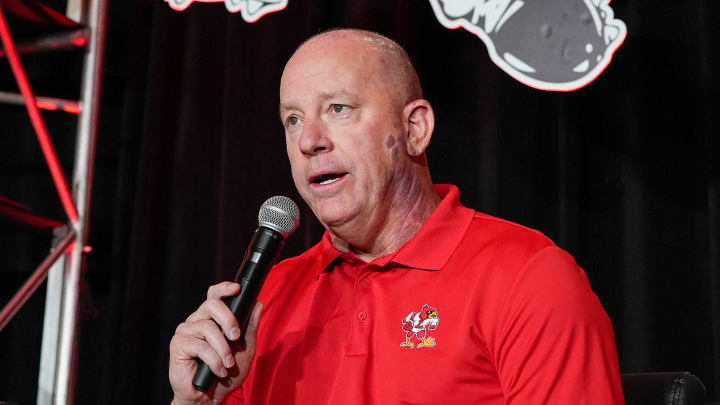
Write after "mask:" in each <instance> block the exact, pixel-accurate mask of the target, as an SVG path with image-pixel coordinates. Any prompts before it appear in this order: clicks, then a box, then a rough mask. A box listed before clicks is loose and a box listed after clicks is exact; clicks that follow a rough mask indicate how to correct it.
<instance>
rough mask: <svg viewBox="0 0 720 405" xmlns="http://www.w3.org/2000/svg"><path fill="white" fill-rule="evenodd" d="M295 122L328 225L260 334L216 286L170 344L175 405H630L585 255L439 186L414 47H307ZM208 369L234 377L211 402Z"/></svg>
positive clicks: (317, 40)
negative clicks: (578, 258)
mask: <svg viewBox="0 0 720 405" xmlns="http://www.w3.org/2000/svg"><path fill="white" fill-rule="evenodd" d="M280 118H281V120H282V123H283V125H284V128H285V137H286V145H287V155H288V157H289V159H290V164H291V168H292V176H293V180H294V182H295V186H296V187H297V189H298V191H299V192H300V195H301V196H302V198H303V199H304V200H305V201H306V202H307V203H308V205H309V206H310V207H311V208H312V210H313V212H314V213H315V215H316V216H317V218H318V219H319V220H320V222H321V223H322V224H323V225H324V226H325V228H326V230H327V231H326V233H325V235H324V236H323V238H322V240H321V241H320V242H319V243H318V244H317V245H315V246H313V247H312V248H311V249H309V250H308V251H307V252H305V253H304V254H302V255H301V256H298V257H294V258H291V259H288V260H285V261H283V262H281V263H279V264H278V265H276V266H275V267H274V268H273V269H272V270H271V271H270V274H269V276H268V279H267V281H266V283H265V285H264V286H263V290H262V292H261V293H260V297H259V302H258V304H257V305H256V307H255V309H254V311H253V313H252V315H251V319H250V322H249V324H248V327H247V331H246V333H245V334H244V335H242V338H241V331H240V330H239V328H238V324H237V321H236V320H235V318H234V317H233V315H232V313H231V312H230V310H229V309H228V308H227V307H226V306H225V304H224V303H223V302H222V301H221V299H222V298H223V297H226V296H231V295H234V294H237V293H238V290H239V288H240V287H239V285H237V284H234V283H220V284H217V285H215V286H212V287H210V289H209V291H208V297H207V300H206V301H205V302H204V303H203V304H202V305H200V307H199V308H198V310H197V311H195V312H194V313H193V314H191V315H190V316H189V317H188V318H187V320H186V321H185V322H184V323H182V324H180V325H179V326H178V328H177V330H176V333H175V336H174V337H173V339H172V341H171V343H170V382H171V385H172V388H173V391H174V393H175V398H174V400H173V403H176V404H190V403H192V404H198V403H220V402H222V401H225V403H228V404H293V403H298V404H400V403H406V404H469V403H478V404H498V405H499V404H620V403H623V396H622V392H621V389H620V376H619V372H618V365H617V354H616V351H615V346H614V338H613V333H612V328H611V325H610V322H609V319H608V318H607V315H606V314H605V312H604V310H603V309H602V307H601V305H600V303H599V301H598V300H597V297H596V296H595V295H594V294H593V292H592V291H591V289H590V286H589V284H588V281H587V278H586V277H585V274H584V273H583V271H582V270H581V269H580V268H579V267H578V266H577V264H575V262H574V261H573V259H572V257H571V256H569V255H568V254H567V253H566V252H564V251H562V250H561V249H559V248H558V247H556V246H555V244H553V242H552V241H550V240H548V239H547V238H546V237H545V236H543V235H542V234H540V233H539V232H537V231H534V230H530V229H527V228H524V227H522V226H519V225H516V224H513V223H510V222H507V221H503V220H501V219H497V218H494V217H491V216H488V215H484V214H481V213H478V212H475V211H473V210H471V209H468V208H465V207H463V206H462V205H461V204H460V202H459V190H458V189H457V188H456V187H454V186H449V185H433V183H432V180H431V178H430V172H429V170H428V165H427V160H426V158H425V149H426V148H427V147H428V144H429V143H430V138H431V136H432V133H433V128H434V115H433V110H432V107H431V105H430V103H429V102H428V101H427V100H424V99H423V98H422V90H421V88H420V83H419V80H418V78H417V74H416V73H415V70H414V68H413V67H412V64H411V63H410V60H409V59H408V57H407V55H406V53H405V52H404V50H402V48H401V47H400V46H399V45H398V44H396V43H395V42H394V41H392V40H390V39H388V38H385V37H383V36H381V35H378V34H375V33H370V32H366V31H359V30H335V31H330V32H326V33H322V34H320V35H317V36H315V37H313V38H311V39H310V40H308V41H306V42H305V43H303V44H302V45H301V46H300V47H299V48H298V50H297V51H296V52H295V54H294V55H293V56H292V57H291V58H290V60H289V61H288V63H287V65H286V67H285V70H284V72H283V75H282V79H281V83H280ZM261 313H262V315H261ZM196 358H200V359H202V360H203V361H204V362H205V363H206V364H208V366H209V367H210V368H211V370H212V371H213V373H214V374H215V375H216V376H218V383H217V385H216V386H215V388H214V389H212V390H211V391H210V392H209V393H208V394H204V393H202V392H199V391H196V390H195V389H194V388H193V386H192V383H191V381H192V377H193V375H194V372H195V369H196Z"/></svg>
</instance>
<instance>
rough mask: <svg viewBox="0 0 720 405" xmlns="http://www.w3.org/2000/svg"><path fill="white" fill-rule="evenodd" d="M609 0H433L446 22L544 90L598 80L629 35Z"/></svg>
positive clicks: (506, 68) (509, 71) (500, 63)
mask: <svg viewBox="0 0 720 405" xmlns="http://www.w3.org/2000/svg"><path fill="white" fill-rule="evenodd" d="M609 3H610V0H430V4H431V5H432V8H433V11H434V12H435V16H436V17H437V19H438V20H439V21H440V23H441V24H443V25H444V26H445V27H447V28H451V29H455V28H460V27H462V28H465V29H466V30H468V31H470V32H472V33H473V34H475V35H477V36H478V37H480V39H481V40H482V41H483V42H484V43H485V46H486V47H487V49H488V53H489V54H490V58H491V59H492V61H493V62H494V63H495V64H496V65H498V66H499V67H500V68H501V69H502V70H504V71H505V72H506V73H507V74H509V75H510V76H512V77H513V78H515V79H516V80H518V81H520V82H522V83H524V84H526V85H528V86H530V87H534V88H537V89H540V90H553V91H571V90H576V89H578V88H580V87H583V86H585V85H587V84H588V83H590V82H592V81H593V80H595V78H596V77H597V76H598V75H600V73H602V71H603V70H605V68H606V67H607V66H608V64H610V60H611V59H612V56H613V53H614V52H615V51H616V50H617V49H618V47H619V46H620V45H621V44H622V42H623V41H624V40H625V37H626V36H627V29H626V27H625V23H624V22H622V21H620V20H618V19H616V18H614V14H613V10H612V9H611V8H610V6H609Z"/></svg>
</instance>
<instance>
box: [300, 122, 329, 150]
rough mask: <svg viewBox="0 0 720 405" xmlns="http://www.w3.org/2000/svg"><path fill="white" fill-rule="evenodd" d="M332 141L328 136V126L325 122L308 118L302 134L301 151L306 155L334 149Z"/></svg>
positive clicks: (304, 123)
mask: <svg viewBox="0 0 720 405" xmlns="http://www.w3.org/2000/svg"><path fill="white" fill-rule="evenodd" d="M332 147H333V145H332V141H330V138H328V128H327V125H325V123H324V122H322V121H321V120H315V119H306V120H305V121H304V122H303V128H302V133H301V134H300V152H302V154H303V155H305V156H313V155H317V154H320V153H325V152H329V151H331V150H332Z"/></svg>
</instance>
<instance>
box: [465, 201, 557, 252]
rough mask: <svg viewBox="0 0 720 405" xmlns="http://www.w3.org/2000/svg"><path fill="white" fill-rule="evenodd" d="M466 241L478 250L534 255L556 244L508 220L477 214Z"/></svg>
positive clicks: (538, 233)
mask: <svg viewBox="0 0 720 405" xmlns="http://www.w3.org/2000/svg"><path fill="white" fill-rule="evenodd" d="M465 240H466V241H469V242H471V243H473V244H474V245H475V246H477V247H478V248H492V249H494V250H497V249H500V250H501V251H515V252H516V253H519V252H520V251H523V252H527V254H534V253H536V252H538V251H540V250H543V249H545V248H547V247H549V246H555V243H554V242H553V241H552V240H551V239H550V238H548V237H547V236H545V235H544V234H543V233H542V232H540V231H538V230H536V229H532V228H529V227H527V226H524V225H520V224H518V223H515V222H512V221H508V220H506V219H502V218H497V217H494V216H492V215H488V214H485V213H482V212H477V211H476V212H475V213H474V215H473V219H472V221H471V223H470V226H469V227H468V231H467V234H466V236H465Z"/></svg>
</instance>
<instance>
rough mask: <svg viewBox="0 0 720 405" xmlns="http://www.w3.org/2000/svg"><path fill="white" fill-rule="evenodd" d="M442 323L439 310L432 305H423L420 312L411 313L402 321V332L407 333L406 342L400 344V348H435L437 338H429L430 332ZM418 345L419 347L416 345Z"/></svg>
mask: <svg viewBox="0 0 720 405" xmlns="http://www.w3.org/2000/svg"><path fill="white" fill-rule="evenodd" d="M439 322H440V318H438V312H437V309H435V308H433V307H431V306H430V305H427V304H425V305H423V307H422V309H420V311H418V312H410V313H409V314H408V315H407V316H406V317H405V318H403V320H402V330H403V331H404V332H405V341H404V342H402V343H400V347H409V348H411V349H412V348H414V347H417V348H418V349H419V348H421V347H433V346H435V344H436V342H435V338H433V337H431V336H429V334H428V332H429V331H433V330H435V329H437V325H438V323H439ZM416 343H417V346H415V344H416Z"/></svg>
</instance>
